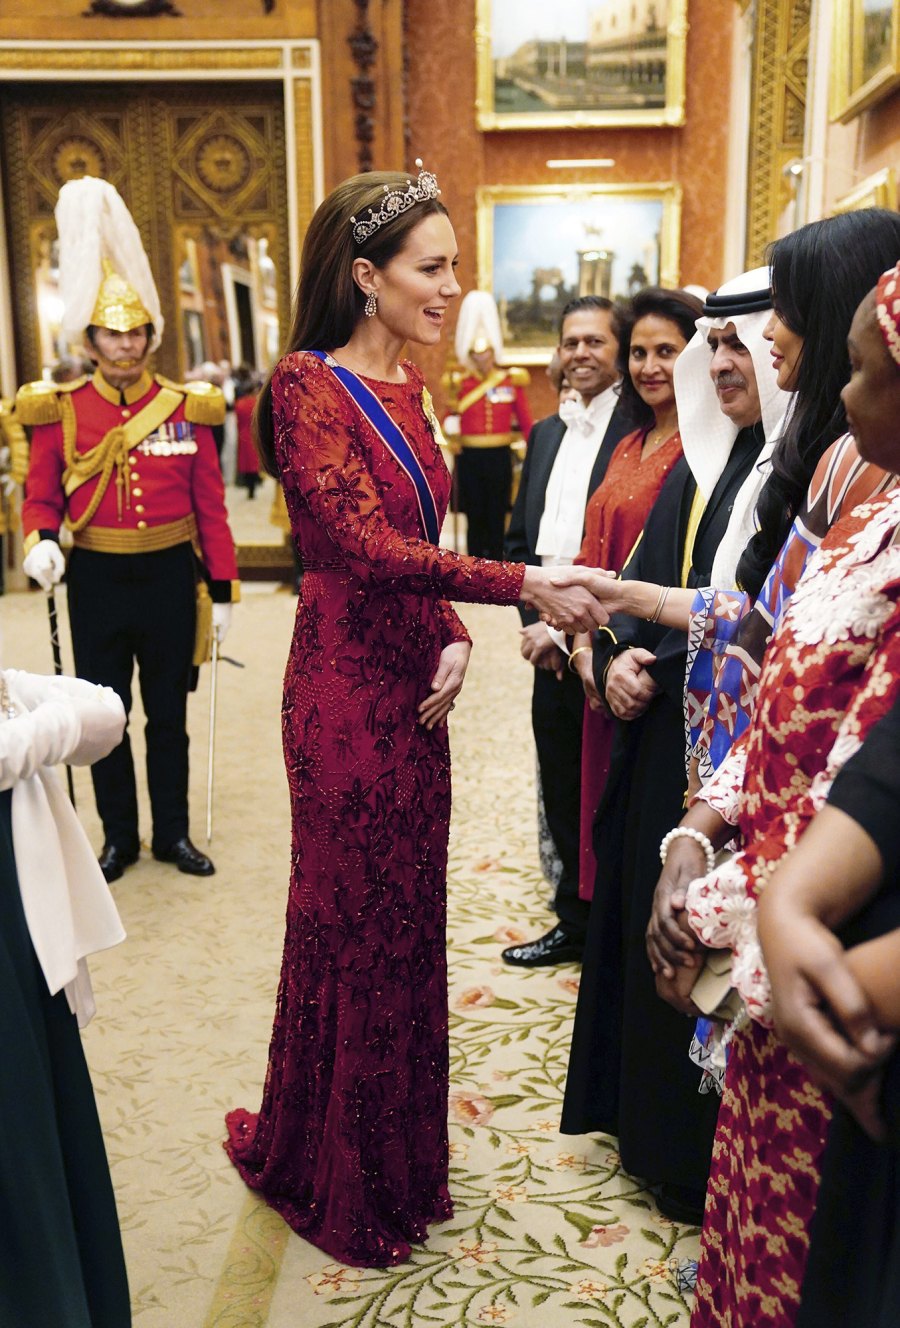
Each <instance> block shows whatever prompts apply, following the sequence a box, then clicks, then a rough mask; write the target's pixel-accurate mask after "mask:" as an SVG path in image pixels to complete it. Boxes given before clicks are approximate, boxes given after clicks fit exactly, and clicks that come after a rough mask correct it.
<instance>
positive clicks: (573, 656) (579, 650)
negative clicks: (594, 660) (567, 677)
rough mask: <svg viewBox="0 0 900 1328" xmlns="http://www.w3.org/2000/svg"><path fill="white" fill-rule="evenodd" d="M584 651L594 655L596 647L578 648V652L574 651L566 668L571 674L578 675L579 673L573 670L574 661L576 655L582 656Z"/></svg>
mask: <svg viewBox="0 0 900 1328" xmlns="http://www.w3.org/2000/svg"><path fill="white" fill-rule="evenodd" d="M583 650H589V651H590V652H591V654H593V653H594V647H593V646H578V648H577V649H576V650H573V651H572V653H571V655H570V656H569V663H568V665H567V666H566V667H567V668H568V669H569V672H570V673H577V672H578V670H577V669H573V668H572V660H573V659H574V658H575V656H576V655H580V654H581V652H582V651H583Z"/></svg>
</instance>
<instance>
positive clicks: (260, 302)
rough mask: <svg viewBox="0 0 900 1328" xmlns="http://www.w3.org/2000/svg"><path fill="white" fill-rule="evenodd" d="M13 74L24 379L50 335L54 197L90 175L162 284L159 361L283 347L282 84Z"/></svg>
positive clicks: (13, 251) (8, 193)
mask: <svg viewBox="0 0 900 1328" xmlns="http://www.w3.org/2000/svg"><path fill="white" fill-rule="evenodd" d="M87 90H88V89H87V85H85V84H84V83H81V84H72V83H68V84H67V83H61V84H56V85H52V86H50V85H48V84H47V83H43V82H42V83H38V84H35V83H29V84H25V83H21V84H6V85H4V86H3V87H2V88H0V115H2V121H3V140H2V151H3V172H4V192H5V197H6V199H7V206H8V213H9V216H8V221H9V242H10V259H11V264H10V266H11V271H12V273H13V274H14V281H13V302H14V318H15V326H16V356H17V365H16V368H17V377H18V381H19V382H23V381H27V380H29V379H32V378H39V377H40V376H41V372H42V370H43V369H44V368H45V366H47V362H48V359H49V358H51V357H52V356H53V355H54V354H56V353H58V352H59V350H60V347H59V345H58V343H57V342H56V341H55V340H54V336H55V333H54V327H55V326H58V309H55V308H54V295H53V271H54V269H53V264H54V257H55V253H54V245H55V239H56V228H55V224H54V220H53V208H54V205H55V202H56V197H57V194H58V193H59V190H60V187H61V186H62V185H63V184H64V183H65V182H66V181H67V180H70V179H74V178H77V177H78V176H81V175H85V174H91V175H100V176H103V177H104V178H106V179H108V180H110V181H111V182H112V183H113V184H114V185H115V186H116V188H117V189H118V190H119V192H120V193H121V195H122V197H123V198H124V199H125V202H126V203H127V204H128V206H129V207H130V209H131V212H132V215H133V216H134V219H135V222H136V223H137V226H138V229H139V230H140V232H141V236H142V238H143V241H144V245H145V248H146V249H147V253H148V255H149V258H150V264H151V267H152V268H153V272H154V275H155V277H156V281H157V285H158V287H159V294H160V300H161V304H162V311H163V315H164V317H165V320H166V331H165V335H164V338H163V342H162V345H161V347H160V349H159V351H158V353H157V357H156V358H157V367H158V368H159V369H160V370H161V371H162V372H163V373H166V374H169V375H170V376H171V377H173V378H181V377H183V375H184V373H185V372H186V371H187V370H189V369H191V368H193V367H195V366H196V365H197V364H198V363H200V362H202V361H204V360H212V361H214V362H218V361H221V360H228V361H229V362H231V363H232V364H236V363H237V362H238V361H240V360H243V361H246V362H249V363H251V365H252V367H254V368H257V369H259V370H264V369H265V368H267V367H268V366H269V365H270V364H271V363H272V362H274V360H275V359H276V358H277V355H278V351H279V347H280V340H281V331H280V329H284V328H286V326H287V320H288V308H289V300H290V291H289V275H288V273H289V258H288V245H287V231H288V224H287V215H288V209H287V188H286V160H285V128H284V108H283V95H282V89H281V87H280V85H278V84H275V83H271V82H269V83H265V82H259V83H255V82H252V81H241V82H229V83H218V82H213V81H205V80H204V81H203V82H195V83H188V84H184V83H181V84H176V83H165V82H140V83H121V84H119V83H103V84H98V83H93V84H91V85H90V89H89V95H87V96H86V95H85V94H86V92H87Z"/></svg>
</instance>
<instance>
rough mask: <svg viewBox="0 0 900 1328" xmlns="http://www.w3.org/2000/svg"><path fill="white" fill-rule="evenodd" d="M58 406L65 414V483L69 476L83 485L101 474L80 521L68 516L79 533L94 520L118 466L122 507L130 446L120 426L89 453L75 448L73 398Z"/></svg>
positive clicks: (71, 527)
mask: <svg viewBox="0 0 900 1328" xmlns="http://www.w3.org/2000/svg"><path fill="white" fill-rule="evenodd" d="M59 406H60V414H61V416H62V432H63V456H64V457H65V461H66V469H65V472H64V474H63V484H66V483H67V481H68V480H69V479H70V478H76V479H77V480H78V481H79V483H80V484H83V483H84V481H85V480H89V479H93V477H94V476H95V475H96V474H98V472H99V475H100V478H99V480H98V481H97V486H96V488H95V489H94V492H93V494H92V495H91V498H90V502H89V503H88V505H87V507H86V508H85V510H84V511H83V512H82V514H81V516H80V517H79V518H78V520H77V521H73V520H72V519H71V518H70V517H69V516H68V514H67V515H66V521H65V523H66V525H67V526H68V528H69V530H71V531H72V533H73V534H76V533H77V532H78V531H79V530H83V529H84V527H85V526H87V525H89V524H90V522H91V521H92V520H93V518H94V515H95V513H96V511H97V508H98V507H99V506H100V504H101V503H102V501H103V498H104V495H105V494H106V490H107V489H108V488H109V482H110V480H111V479H112V473H113V469H114V468H115V467H118V470H119V474H118V475H117V477H116V484H117V486H118V488H119V507H120V509H121V506H122V486H123V484H124V486H125V488H126V490H129V489H130V487H131V486H130V482H129V479H130V477H129V472H128V466H127V465H126V464H125V463H126V461H127V460H128V450H129V449H128V443H127V440H126V438H125V431H124V429H122V428H121V427H120V426H118V425H117V426H116V427H115V428H114V429H110V431H109V433H107V434H105V435H104V437H103V438H101V439H100V442H99V443H97V445H96V446H95V447H92V448H91V449H90V451H89V452H80V453H79V452H78V451H77V449H76V447H75V433H76V428H77V421H76V419H75V407H74V406H73V405H72V398H71V397H69V396H64V397H61V398H60V402H59ZM123 472H124V475H123ZM120 515H121V512H120Z"/></svg>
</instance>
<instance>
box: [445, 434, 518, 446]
mask: <svg viewBox="0 0 900 1328" xmlns="http://www.w3.org/2000/svg"><path fill="white" fill-rule="evenodd" d="M517 437H518V434H514V433H461V434H460V435H459V441H460V443H461V444H462V446H463V447H509V445H510V443H514V442H515V441H516V438H517ZM451 441H452V440H451Z"/></svg>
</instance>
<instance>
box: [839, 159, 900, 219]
mask: <svg viewBox="0 0 900 1328" xmlns="http://www.w3.org/2000/svg"><path fill="white" fill-rule="evenodd" d="M869 207H878V208H893V209H894V210H896V208H897V172H896V171H895V170H894V168H893V166H885V168H884V170H883V171H877V172H876V174H875V175H870V176H868V178H867V179H865V180H863V181H861V183H860V184H858V185H857V186H856V188H855V189H851V190H850V192H849V193H848V194H844V195H843V197H842V198H839V199H838V200H837V202H836V203H835V204H834V205H833V207H832V209H831V215H832V216H833V217H836V216H837V215H838V213H839V212H856V211H858V210H859V208H869Z"/></svg>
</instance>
